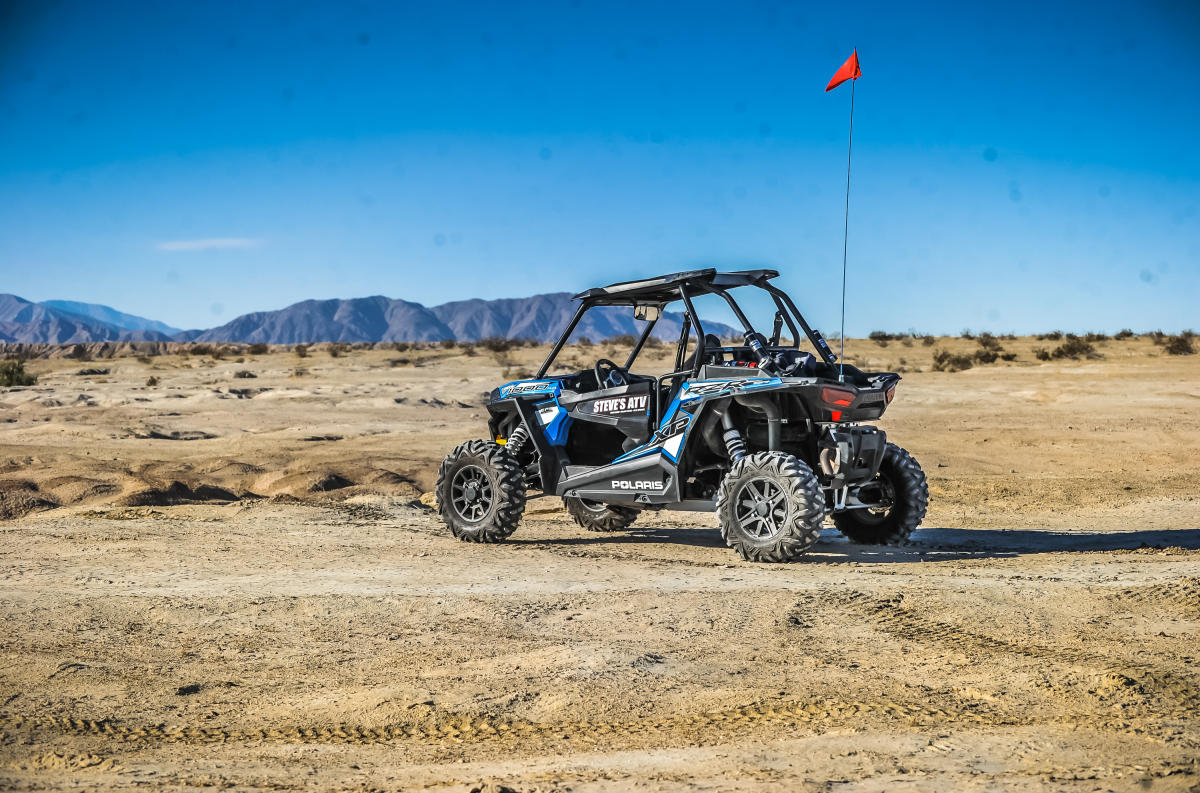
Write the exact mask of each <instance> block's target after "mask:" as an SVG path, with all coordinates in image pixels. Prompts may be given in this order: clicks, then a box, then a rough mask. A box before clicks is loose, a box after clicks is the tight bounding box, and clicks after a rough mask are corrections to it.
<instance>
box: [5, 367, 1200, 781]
mask: <svg viewBox="0 0 1200 793" xmlns="http://www.w3.org/2000/svg"><path fill="white" fill-rule="evenodd" d="M530 354H531V355H532V352H531V353H530ZM379 355H380V354H379V353H376V352H371V353H362V354H359V353H354V354H351V355H350V356H349V358H348V359H347V358H339V359H336V360H334V359H323V360H320V361H317V362H316V363H312V362H310V363H309V364H306V365H307V366H309V367H310V368H311V369H315V370H317V374H315V375H314V374H311V373H310V374H309V375H308V376H307V379H305V378H291V376H290V375H288V374H287V373H286V371H285V367H284V361H283V359H282V357H281V356H278V355H272V356H264V357H263V358H262V359H261V360H259V361H258V362H257V363H256V364H255V366H256V368H257V369H258V372H259V375H260V377H259V382H265V383H266V384H267V385H270V386H272V387H277V388H283V387H284V386H285V385H289V387H290V384H291V382H292V381H298V384H297V385H296V386H295V387H296V388H297V389H298V390H301V391H304V392H306V395H299V396H293V397H290V398H288V399H286V400H280V401H279V402H277V403H276V404H274V405H268V403H266V402H260V400H262V399H263V396H265V394H264V395H259V396H256V397H254V398H252V399H233V400H216V401H213V398H211V397H209V396H207V395H208V394H212V393H213V391H212V388H213V386H212V385H211V384H205V380H206V379H208V378H213V377H217V376H218V374H214V372H213V368H210V367H204V368H202V369H179V370H178V371H176V373H175V374H174V375H173V376H174V377H176V378H177V381H176V382H175V383H174V384H173V386H172V388H173V389H178V393H180V394H182V395H183V396H182V397H181V398H179V397H170V396H165V395H163V394H155V393H151V395H150V396H144V398H146V399H149V400H151V401H150V402H137V401H136V399H137V398H139V397H143V393H142V392H141V391H139V390H138V389H140V388H141V386H140V385H138V383H140V382H141V381H142V380H144V377H143V376H142V375H141V374H140V373H141V372H142V371H143V369H141V368H138V367H144V366H145V365H144V364H139V363H135V362H128V363H120V364H118V365H117V366H118V367H126V366H128V367H130V370H131V371H130V372H128V373H124V374H122V376H121V377H120V378H115V379H112V380H111V382H107V383H96V384H95V386H94V387H93V388H91V389H90V390H89V393H91V394H92V395H93V400H92V401H94V402H95V405H94V406H91V407H85V406H84V403H83V402H80V403H78V405H77V406H76V403H75V401H73V400H74V398H73V396H72V395H71V394H72V393H73V391H74V388H73V387H72V388H68V385H71V386H73V383H74V380H73V379H71V378H74V377H75V375H73V374H71V373H70V372H69V371H67V370H66V369H65V368H63V367H66V366H69V365H70V364H69V362H67V363H64V362H62V361H59V360H50V361H39V362H35V363H36V364H38V365H42V366H45V367H48V368H47V370H46V372H45V374H46V376H45V377H44V378H43V381H42V384H40V385H39V388H46V389H49V390H48V391H44V392H36V400H34V399H32V398H30V395H31V394H34V393H35V392H32V391H29V390H26V391H18V392H9V393H6V394H3V395H0V401H3V402H4V403H5V404H6V405H8V406H9V407H8V408H6V410H8V411H9V412H10V415H12V416H13V417H14V418H16V420H15V421H13V422H9V423H6V424H3V425H0V442H2V443H3V447H2V448H0V463H4V462H5V461H7V462H6V463H5V467H4V468H3V472H0V490H3V492H4V493H7V494H8V495H7V496H4V497H0V503H4V504H8V505H10V506H12V511H13V514H17V513H20V516H19V517H15V518H13V519H10V520H6V521H2V522H0V581H2V585H0V617H2V619H3V624H4V627H5V630H4V631H3V632H2V633H0V653H2V656H0V657H2V658H3V661H2V662H0V786H2V787H5V788H14V789H29V790H32V789H54V790H58V789H72V790H87V789H92V790H121V789H132V788H143V789H144V788H151V789H172V790H178V789H183V790H190V789H200V788H211V787H225V788H234V789H238V790H326V789H338V790H356V791H363V790H419V789H431V790H451V791H464V793H465V791H467V790H470V789H472V788H474V787H478V786H481V785H483V784H484V783H485V782H495V783H497V784H501V783H502V784H503V785H507V786H509V787H511V788H513V789H515V790H518V791H522V792H525V791H532V790H538V791H560V790H561V791H566V790H571V791H602V790H604V791H607V790H626V789H640V790H663V791H683V790H689V791H690V790H697V791H699V790H772V791H774V790H778V791H785V790H786V791H791V790H813V791H816V790H821V791H828V790H843V789H844V790H856V791H876V790H879V791H883V790H886V791H895V790H920V791H955V792H956V793H957V791H964V790H968V791H969V790H976V789H978V790H1027V789H1041V788H1045V787H1055V788H1061V789H1068V790H1079V791H1092V790H1097V789H1100V790H1163V791H1195V790H1197V789H1200V765H1198V762H1200V761H1198V758H1200V723H1198V720H1197V716H1196V712H1197V709H1198V707H1200V652H1198V651H1197V649H1196V648H1197V647H1198V646H1200V644H1198V643H1197V639H1198V638H1200V501H1197V500H1196V499H1197V498H1198V496H1197V494H1196V493H1195V490H1194V482H1195V481H1197V480H1198V479H1200V454H1198V453H1197V451H1198V450H1200V443H1198V440H1200V399H1197V400H1190V399H1184V398H1183V397H1170V400H1169V401H1171V404H1172V405H1174V407H1173V421H1172V424H1171V427H1170V431H1169V433H1166V434H1163V431H1161V430H1155V429H1153V428H1152V427H1151V426H1150V425H1151V424H1153V418H1152V414H1153V410H1154V409H1156V408H1155V406H1157V405H1159V404H1160V402H1161V401H1162V400H1163V399H1164V398H1165V397H1163V396H1162V395H1163V394H1166V393H1168V392H1170V393H1174V392H1179V393H1182V394H1188V395H1195V394H1200V366H1197V362H1195V361H1174V360H1170V361H1168V360H1166V359H1163V360H1160V361H1158V362H1157V366H1156V367H1150V366H1149V365H1148V364H1146V363H1145V362H1143V361H1142V359H1140V358H1137V357H1132V358H1130V359H1129V360H1123V359H1122V360H1120V361H1118V360H1105V361H1101V362H1088V363H1076V364H1052V365H1047V366H1045V367H1041V368H1040V369H1039V368H1038V367H1025V368H1022V367H1003V368H1002V367H996V368H995V369H991V370H987V369H980V370H971V371H969V372H963V373H958V374H953V375H950V374H941V373H922V374H918V375H913V376H911V377H908V378H906V380H905V383H904V385H903V386H902V388H904V389H905V391H904V392H902V394H901V397H898V400H897V403H896V406H895V408H896V412H895V414H894V415H889V422H888V424H887V429H888V431H889V433H891V434H892V435H893V437H896V438H897V439H898V440H901V441H902V442H903V443H904V444H905V445H906V446H909V447H911V448H913V449H914V451H915V452H916V454H917V456H918V458H919V459H921V460H922V462H923V463H924V464H925V467H926V469H927V470H928V471H929V473H930V479H931V484H932V486H933V490H934V502H933V503H934V507H933V509H932V511H931V515H930V520H929V521H927V524H926V527H925V528H923V529H922V530H920V531H919V532H918V533H917V534H916V535H915V536H914V539H913V542H911V543H909V544H907V545H905V546H903V547H900V548H882V547H871V546H855V545H852V544H850V543H848V542H846V541H845V540H844V539H842V538H841V537H840V536H839V535H837V533H836V532H834V531H833V530H832V529H828V530H827V531H826V532H825V534H824V535H823V537H822V539H821V541H820V542H819V543H818V544H817V546H816V547H815V548H814V550H813V552H812V554H810V555H809V556H808V557H806V558H805V559H804V560H803V561H801V562H799V563H796V564H792V565H753V564H747V563H744V562H741V561H740V560H738V559H737V558H736V557H735V556H734V555H733V554H732V553H731V552H730V551H729V549H727V548H725V547H724V545H723V544H722V543H721V540H720V537H719V534H718V533H717V532H716V531H715V529H714V528H713V526H714V524H713V519H712V516H710V515H700V514H694V513H669V512H663V513H656V514H644V515H643V516H641V517H640V518H639V520H638V522H637V523H636V524H635V525H634V527H633V528H631V529H630V530H629V531H627V532H623V533H618V534H613V535H598V534H590V533H588V532H585V531H582V530H581V529H579V528H578V527H576V526H575V525H574V524H573V523H572V522H570V521H569V520H568V519H567V518H566V517H565V515H564V514H563V513H562V512H561V510H559V509H558V506H557V503H556V502H555V501H554V500H550V499H548V500H544V501H534V502H531V503H530V508H529V513H528V515H527V518H526V521H525V522H524V523H523V524H522V526H521V528H520V529H519V530H518V531H517V533H516V534H515V535H514V536H513V538H512V540H511V541H510V542H509V543H506V544H503V545H499V546H487V547H481V546H476V545H470V544H464V543H459V542H457V541H455V540H453V539H452V538H450V537H449V536H448V535H447V533H446V532H445V531H444V530H443V528H442V527H441V525H440V522H439V521H438V519H437V517H436V515H435V514H433V513H432V512H431V511H430V510H429V509H428V508H426V507H424V506H422V505H421V504H420V503H419V501H418V500H417V496H418V495H419V494H420V492H421V490H422V489H423V488H424V487H426V486H427V485H426V484H424V480H423V477H425V476H426V474H425V473H423V472H424V471H425V469H426V468H427V467H428V466H429V464H430V461H431V460H434V459H436V457H437V455H438V454H439V453H440V451H441V450H442V449H444V448H445V447H447V446H448V445H450V444H452V443H453V442H454V441H455V440H456V439H459V438H461V437H463V435H464V434H465V433H468V432H472V431H473V430H472V428H473V427H475V428H477V425H480V423H481V422H480V421H479V419H476V418H472V416H473V415H474V414H475V413H478V412H479V409H478V408H472V407H470V406H468V407H465V408H464V407H455V406H454V405H453V403H451V402H450V401H449V400H450V399H451V398H452V396H451V395H453V394H456V393H464V392H466V391H468V390H469V391H473V392H481V391H482V390H483V387H484V386H483V384H484V382H485V381H487V380H488V379H489V378H491V379H493V380H494V379H495V378H496V377H497V376H498V375H499V372H498V371H495V372H493V371H488V370H487V369H488V366H490V364H486V363H485V364H482V365H481V364H480V363H479V362H478V361H474V362H472V361H469V360H466V359H462V360H459V359H453V358H445V359H441V360H439V361H436V362H434V363H431V364H430V365H429V366H428V367H426V368H422V369H421V370H420V371H417V370H416V369H410V370H407V371H405V370H403V369H393V368H392V367H390V366H388V367H385V368H383V369H380V368H379V366H378V363H379V362H377V361H376V360H375V358H376V357H379ZM356 356H357V357H356ZM372 356H375V357H372ZM1113 357H1114V359H1115V355H1114V356H1113ZM287 364H288V365H289V366H294V365H295V364H296V362H295V360H290V361H288V362H287ZM164 365H165V364H164ZM224 365H225V364H218V365H217V367H216V368H218V369H219V367H220V366H224ZM231 365H232V364H231ZM244 365H248V364H243V366H244ZM55 367H58V368H55ZM472 367H474V368H472ZM1085 368H1086V369H1087V374H1086V376H1085V375H1084V373H1083V371H1082V370H1084V369H1085ZM275 370H278V371H277V374H275V375H272V374H271V372H272V371H275ZM1035 370H1036V371H1035ZM172 371H174V370H172ZM273 377H274V378H276V380H275V381H274V385H272V378H273ZM464 377H465V378H467V382H466V383H465V384H463V382H462V380H463V378H464ZM1134 380H1137V381H1138V382H1140V383H1141V384H1142V388H1141V390H1138V391H1137V392H1136V393H1134V394H1133V395H1132V396H1130V397H1129V398H1128V399H1126V398H1125V397H1121V398H1120V399H1118V398H1117V397H1116V396H1115V395H1116V394H1118V393H1126V392H1125V391H1124V390H1125V389H1126V388H1127V386H1128V385H1129V383H1130V382H1131V381H1134ZM335 382H337V383H338V384H337V385H336V387H335V386H334V385H333V384H334V383H335ZM1050 383H1052V384H1053V390H1054V392H1055V394H1056V395H1057V396H1056V397H1055V399H1054V400H1053V401H1050V402H1047V401H1045V400H1044V399H1040V398H1039V399H1037V400H1033V399H1030V400H1023V399H1022V398H1021V397H1020V396H1019V394H1020V393H1022V392H1024V391H1035V392H1037V393H1042V394H1045V393H1046V392H1047V389H1049V388H1050V386H1049V385H1048V384H1050ZM1097 383H1099V384H1100V386H1097ZM64 384H67V385H64ZM343 392H344V393H343ZM429 394H433V395H436V396H438V397H439V399H440V401H442V402H443V403H444V404H443V405H442V406H440V407H436V406H429V405H421V404H420V403H419V402H418V401H417V400H418V399H420V398H424V397H425V396H428V395H429ZM406 395H407V396H406ZM395 398H404V399H408V400H409V402H408V403H406V404H401V403H399V402H396V401H394V400H395ZM385 401H386V402H387V404H384V402H385ZM947 401H949V402H953V403H955V404H956V408H955V410H954V411H951V413H950V415H949V416H947V415H944V411H943V408H942V406H943V405H944V404H946V402H947ZM48 402H59V403H63V404H62V405H59V406H52V405H48V404H45V403H48ZM181 404H182V405H183V407H179V405H181ZM414 404H415V407H414V406H413V405H414ZM1131 404H1132V407H1131ZM1192 404H1195V405H1196V406H1197V407H1195V408H1189V406H1191V405H1192ZM335 405H336V407H334V406H335ZM962 405H966V406H968V408H969V409H961V406H962ZM1179 405H1183V406H1184V409H1182V410H1180V409H1179ZM233 406H236V407H233ZM167 414H177V415H167ZM1084 416H1085V417H1086V418H1081V417H1084ZM46 418H49V421H44V420H43V419H46ZM1077 421H1078V422H1080V424H1079V426H1080V427H1082V428H1085V429H1082V430H1076V429H1073V427H1075V426H1076V424H1075V422H1077ZM142 424H150V425H153V426H155V427H158V428H159V429H160V430H161V433H160V434H161V435H163V436H167V437H165V438H144V437H142V438H139V437H134V436H130V435H127V434H125V432H124V430H123V428H126V427H129V426H135V425H136V426H141V425H142ZM189 430H196V431H200V432H205V433H209V434H212V435H214V436H216V437H215V438H212V439H197V440H186V441H185V440H172V439H170V437H171V433H172V432H176V431H189ZM334 436H339V437H340V440H329V439H328V438H331V437H334ZM313 437H317V438H319V440H306V439H307V438H313ZM114 458H115V459H114ZM1163 459H1169V460H1170V461H1171V462H1172V468H1173V471H1174V473H1173V474H1172V475H1170V476H1163V475H1161V474H1160V473H1158V470H1159V469H1156V468H1155V466H1156V465H1157V464H1158V463H1156V462H1155V461H1161V460H1163ZM379 471H387V472H391V473H392V474H393V475H394V476H395V477H396V479H392V478H389V477H387V476H383V475H381V474H378V473H375V474H372V472H379ZM333 476H340V477H343V478H344V479H345V480H346V481H347V482H349V483H350V484H344V483H342V482H341V481H339V480H334V479H331V478H330V477H333ZM372 476H376V477H378V478H377V479H374V480H373V479H371V477H372ZM288 477H294V478H293V479H291V480H288V479H287V478H288ZM301 481H302V483H301V484H297V483H298V482H301ZM89 482H90V483H91V484H89ZM171 482H179V483H180V486H179V487H174V486H173V485H171V484H170V483H171ZM280 482H282V483H283V484H282V485H280V486H278V487H277V488H276V489H274V490H272V488H274V487H275V483H280ZM322 482H324V483H325V484H326V485H339V486H338V487H333V488H331V489H327V490H321V489H314V488H313V487H312V486H313V485H315V484H320V483H322ZM100 485H108V486H111V487H112V488H115V490H112V489H106V488H104V487H100ZM151 487H159V488H163V489H164V490H166V491H170V492H173V493H174V497H173V498H162V499H158V500H155V499H148V498H143V499H134V498H130V495H131V494H136V493H142V492H144V491H145V490H146V489H147V488H151ZM4 488H7V490H4ZM172 488H174V489H173V490H172ZM184 488H186V490H184ZM204 488H221V489H222V490H223V491H225V492H224V493H221V494H217V493H216V492H215V491H212V490H206V489H204ZM239 488H241V489H244V490H245V491H248V493H246V492H241V491H240V490H239ZM1126 488H1129V489H1126ZM170 492H168V495H170ZM297 493H298V494H299V495H296V494H297ZM14 494H16V495H14ZM20 494H24V495H23V496H21V498H26V499H36V498H41V499H43V500H44V501H45V502H46V503H45V504H42V505H40V506H34V507H33V508H29V509H26V508H23V507H20V506H19V505H20V504H25V505H26V506H28V503H29V502H28V501H21V499H20V498H18V497H17V496H19V495H20ZM0 495H2V494H0ZM5 498H7V500H5ZM493 789H498V788H493Z"/></svg>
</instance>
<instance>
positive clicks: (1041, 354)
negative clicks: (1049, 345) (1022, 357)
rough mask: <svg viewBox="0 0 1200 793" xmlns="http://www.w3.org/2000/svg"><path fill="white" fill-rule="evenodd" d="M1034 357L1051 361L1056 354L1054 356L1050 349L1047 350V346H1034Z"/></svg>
mask: <svg viewBox="0 0 1200 793" xmlns="http://www.w3.org/2000/svg"><path fill="white" fill-rule="evenodd" d="M1033 357H1034V358H1037V359H1038V360H1039V361H1049V360H1050V359H1051V358H1053V357H1054V356H1052V355H1051V354H1050V351H1049V350H1047V349H1046V348H1045V347H1034V348H1033Z"/></svg>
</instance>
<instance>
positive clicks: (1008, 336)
mask: <svg viewBox="0 0 1200 793" xmlns="http://www.w3.org/2000/svg"><path fill="white" fill-rule="evenodd" d="M1000 338H1002V339H1004V340H1005V341H1016V340H1017V334H1015V333H1001V334H1000Z"/></svg>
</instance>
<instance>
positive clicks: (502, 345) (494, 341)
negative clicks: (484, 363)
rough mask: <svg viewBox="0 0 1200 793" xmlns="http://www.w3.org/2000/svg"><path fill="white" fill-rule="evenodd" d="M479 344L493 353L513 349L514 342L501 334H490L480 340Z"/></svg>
mask: <svg viewBox="0 0 1200 793" xmlns="http://www.w3.org/2000/svg"><path fill="white" fill-rule="evenodd" d="M479 346H480V347H483V349H485V350H487V351H488V352H491V353H501V352H506V351H508V350H511V349H512V346H513V343H512V342H511V341H510V340H508V339H504V338H501V337H500V336H488V337H487V338H486V339H480V340H479Z"/></svg>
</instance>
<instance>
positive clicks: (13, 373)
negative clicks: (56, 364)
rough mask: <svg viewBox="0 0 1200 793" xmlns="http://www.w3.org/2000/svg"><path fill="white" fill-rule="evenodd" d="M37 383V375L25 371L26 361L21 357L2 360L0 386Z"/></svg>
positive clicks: (8, 386) (9, 386) (0, 363)
mask: <svg viewBox="0 0 1200 793" xmlns="http://www.w3.org/2000/svg"><path fill="white" fill-rule="evenodd" d="M26 385H37V375H35V374H30V373H29V372H26V371H25V362H24V361H22V360H21V359H20V358H10V359H8V360H7V361H0V387H4V388H13V387H14V386H26Z"/></svg>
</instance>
